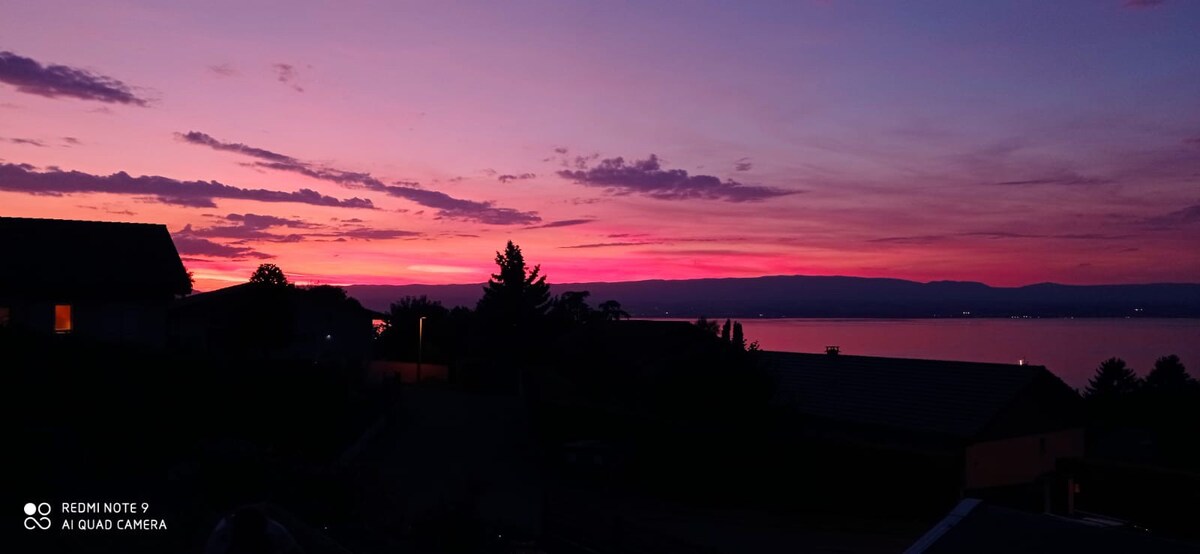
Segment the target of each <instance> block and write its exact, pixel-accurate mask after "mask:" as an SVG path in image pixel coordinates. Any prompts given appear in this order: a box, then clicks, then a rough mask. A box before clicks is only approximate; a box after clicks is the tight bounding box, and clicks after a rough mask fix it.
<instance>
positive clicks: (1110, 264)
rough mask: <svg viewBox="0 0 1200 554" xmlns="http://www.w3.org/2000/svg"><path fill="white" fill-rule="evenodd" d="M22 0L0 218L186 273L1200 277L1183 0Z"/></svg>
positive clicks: (311, 278)
mask: <svg viewBox="0 0 1200 554" xmlns="http://www.w3.org/2000/svg"><path fill="white" fill-rule="evenodd" d="M21 4H23V5H12V6H6V7H5V8H4V11H3V13H4V17H2V18H0V37H2V38H0V41H2V42H0V52H4V53H5V54H0V167H3V168H4V170H3V171H2V172H0V215H7V216H25V217H54V218H73V219H96V220H110V221H141V222H159V223H164V224H166V225H167V226H168V227H169V228H170V230H171V231H172V233H173V234H174V235H175V237H176V241H177V245H178V246H179V247H180V250H181V253H182V254H183V256H184V257H185V263H186V265H187V266H188V268H189V269H191V270H192V271H194V272H195V276H196V279H197V286H198V288H200V289H211V288H216V287H219V286H223V284H226V283H231V282H237V281H242V280H244V279H245V278H246V277H247V276H248V275H249V273H250V272H251V271H252V270H253V268H254V267H255V266H256V265H257V264H259V263H262V262H271V263H275V264H278V265H279V266H281V267H283V268H284V270H285V271H287V272H288V273H289V274H290V275H291V276H292V277H293V278H294V279H295V280H299V281H303V282H322V283H335V284H350V283H464V282H479V281H482V280H484V279H486V277H487V275H488V273H489V272H490V271H491V270H492V257H493V256H494V252H495V251H496V250H497V249H499V248H501V247H502V246H503V244H504V242H505V241H506V240H508V239H512V240H514V241H515V242H517V243H518V244H520V245H521V246H522V248H523V250H524V251H525V252H526V257H527V259H529V260H530V261H532V262H534V263H540V264H541V265H542V266H543V270H544V271H545V272H546V273H547V274H548V275H549V277H550V279H551V280H552V281H555V282H578V281H618V280H634V279H648V278H668V279H674V278H690V277H723V276H757V275H775V274H814V275H833V274H839V275H860V276H888V277H900V278H908V279H916V280H940V279H955V280H978V281H983V282H987V283H990V284H995V285H1018V284H1026V283H1033V282H1041V281H1058V282H1065V283H1130V282H1149V281H1195V280H1196V277H1195V276H1196V275H1200V248H1197V246H1198V245H1200V240H1198V239H1200V103H1197V102H1196V99H1197V98H1200V69H1198V66H1197V64H1196V63H1195V54H1194V53H1195V52H1196V51H1200V38H1198V37H1197V34H1196V33H1195V32H1194V31H1195V29H1196V27H1197V24H1200V6H1198V5H1197V4H1196V3H1185V2H1163V3H1161V4H1155V5H1137V6H1133V5H1125V4H1124V3H1123V2H1122V1H1120V0H1115V1H1112V2H1094V1H1080V2H1061V3H1058V2H1056V3H1054V4H1053V6H1047V5H1038V4H1031V5H1026V6H1013V5H1011V4H1008V3H999V2H997V3H995V4H994V5H992V4H991V3H978V4H972V5H971V6H965V5H962V4H960V3H936V2H935V3H929V4H922V5H921V6H903V7H901V6H899V5H897V3H893V2H863V3H854V4H853V5H843V4H842V3H836V2H811V3H806V2H785V3H779V4H772V3H766V2H762V3H750V4H746V3H736V4H721V3H715V4H705V5H704V6H700V5H696V4H693V5H691V7H689V8H688V9H684V10H681V9H679V8H678V6H677V5H672V4H659V3H639V4H638V5H622V6H619V7H618V6H617V5H614V4H596V5H592V6H591V7H586V6H578V5H570V6H568V5H565V4H561V3H557V2H520V3H514V4H509V3H504V5H503V6H501V5H499V4H497V3H480V4H476V5H473V6H470V7H467V6H466V5H460V4H455V5H454V6H453V7H451V6H449V5H444V4H443V3H431V4H429V5H424V6H421V5H415V4H397V3H392V2H381V3H354V4H353V5H352V6H346V5H343V4H344V3H332V2H294V3H288V4H287V5H286V7H277V8H270V9H268V8H266V7H255V6H246V5H244V4H245V3H243V2H227V3H226V2H216V3H204V4H196V5H194V6H185V5H176V4H178V3H144V4H142V3H136V2H79V3H59V2H49V1H48V2H27V3H21ZM55 66H65V67H63V68H57V69H56V68H55ZM68 68H69V69H68ZM188 133H193V134H192V135H188ZM68 137H69V138H68ZM617 158H621V160H622V161H621V162H617V161H615V160H616V159H617ZM606 160H607V161H606ZM68 172H77V173H68ZM118 172H125V173H126V174H128V175H129V176H132V177H140V176H159V177H163V178H165V179H161V180H154V181H151V180H130V181H128V182H126V181H121V180H120V179H119V178H110V177H109V176H110V175H112V174H115V173H118ZM504 176H511V178H502V177H504ZM188 181H200V182H204V183H207V182H211V181H215V182H219V183H221V184H223V185H226V186H227V187H232V189H236V190H234V191H233V192H230V190H231V189H222V190H225V192H222V193H220V194H216V195H214V194H212V190H214V189H212V188H211V187H212V185H198V186H199V188H201V189H203V190H198V189H197V187H196V186H192V187H190V188H189V187H188V186H186V183H185V182H188ZM143 187H144V189H145V190H144V191H143ZM302 189H310V190H311V191H315V196H321V197H325V198H324V199H323V200H311V199H310V198H311V196H299V195H291V196H288V197H287V198H285V199H284V200H285V201H278V199H277V198H276V199H274V200H270V201H265V200H264V199H265V198H267V197H268V196H269V194H268V193H266V192H262V191H274V192H282V193H294V192H297V191H301V190H302ZM175 190H179V191H181V192H179V193H178V195H177V194H176V193H175V192H172V191H175ZM102 191H107V192H102ZM182 191H188V192H182ZM245 191H249V192H245ZM255 191H258V192H255ZM306 194H307V193H306ZM306 198H307V199H309V200H305V199H306ZM356 198H357V199H358V201H354V200H353V199H356ZM295 200H301V201H295ZM366 201H369V207H367V204H366ZM247 214H249V215H247ZM259 216H269V217H259Z"/></svg>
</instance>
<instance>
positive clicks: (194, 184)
mask: <svg viewBox="0 0 1200 554" xmlns="http://www.w3.org/2000/svg"><path fill="white" fill-rule="evenodd" d="M0 190H5V191H9V192H22V193H26V194H37V195H50V196H59V195H63V194H77V193H89V192H100V193H109V194H129V195H136V196H145V197H150V198H153V199H155V200H156V201H158V202H162V203H164V204H174V205H179V206H189V207H202V208H213V207H216V203H215V202H214V200H215V199H217V198H228V199H236V200H254V201H257V202H297V203H301V204H312V205H315V206H330V207H336V208H374V206H373V205H372V204H371V201H370V200H367V199H364V198H357V197H355V198H349V199H345V200H342V199H338V198H334V197H332V196H326V195H323V194H321V193H319V192H317V191H315V190H311V189H301V190H299V191H296V192H283V191H276V190H266V189H246V188H240V187H235V186H231V185H226V184H223V183H219V182H217V181H180V180H177V179H172V178H170V177H161V176H157V175H144V176H140V177H133V176H131V175H129V174H128V173H125V172H124V171H122V172H118V173H113V174H112V175H93V174H90V173H84V172H81V171H61V170H57V169H50V170H46V171H37V170H36V168H34V167H33V166H31V165H29V164H0Z"/></svg>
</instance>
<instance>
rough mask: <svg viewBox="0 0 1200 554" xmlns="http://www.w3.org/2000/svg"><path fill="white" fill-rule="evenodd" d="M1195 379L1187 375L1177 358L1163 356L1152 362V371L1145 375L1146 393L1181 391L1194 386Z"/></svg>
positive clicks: (1185, 369) (1172, 355)
mask: <svg viewBox="0 0 1200 554" xmlns="http://www.w3.org/2000/svg"><path fill="white" fill-rule="evenodd" d="M1195 382H1196V381H1195V379H1192V376H1191V375H1188V373H1187V368H1185V367H1183V362H1181V361H1179V356H1176V355H1174V354H1171V355H1170V356H1163V357H1161V358H1159V359H1158V360H1156V361H1155V362H1154V369H1151V370H1150V373H1149V374H1148V375H1146V381H1145V387H1146V390H1147V391H1154V392H1158V391H1163V392H1166V391H1182V390H1184V389H1187V388H1189V387H1192V386H1194V384H1195Z"/></svg>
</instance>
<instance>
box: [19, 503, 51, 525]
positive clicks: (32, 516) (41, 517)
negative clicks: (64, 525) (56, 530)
mask: <svg viewBox="0 0 1200 554" xmlns="http://www.w3.org/2000/svg"><path fill="white" fill-rule="evenodd" d="M49 514H50V504H49V503H46V502H41V503H38V504H34V503H33V502H29V503H26V504H25V515H26V516H27V517H26V518H25V528H26V529H41V530H43V531H45V530H46V529H49V528H50V518H49V517H47V516H48V515H49Z"/></svg>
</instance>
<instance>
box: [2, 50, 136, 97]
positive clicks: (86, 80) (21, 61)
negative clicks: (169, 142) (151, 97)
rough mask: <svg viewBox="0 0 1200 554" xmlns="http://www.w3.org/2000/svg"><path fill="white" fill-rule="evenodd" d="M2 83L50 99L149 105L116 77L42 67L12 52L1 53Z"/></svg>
mask: <svg viewBox="0 0 1200 554" xmlns="http://www.w3.org/2000/svg"><path fill="white" fill-rule="evenodd" d="M0 82H2V83H8V84H10V85H12V86H14V87H16V88H17V90H18V91H19V92H24V93H27V94H36V95H38V96H44V97H46V98H59V97H65V98H79V99H82V100H95V101H98V102H108V103H111V104H131V105H134V106H145V105H147V103H148V101H147V100H146V99H144V98H140V97H138V96H137V95H136V94H134V93H133V90H132V89H131V88H130V87H129V86H128V85H126V84H125V83H122V82H121V81H118V80H116V79H113V78H112V77H106V76H104V75H97V74H95V73H92V72H90V71H86V70H83V69H78V68H74V67H68V66H65V65H53V64H50V65H42V64H41V63H38V62H37V61H36V60H33V59H30V58H26V57H22V56H18V55H16V54H14V53H12V52H0Z"/></svg>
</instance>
